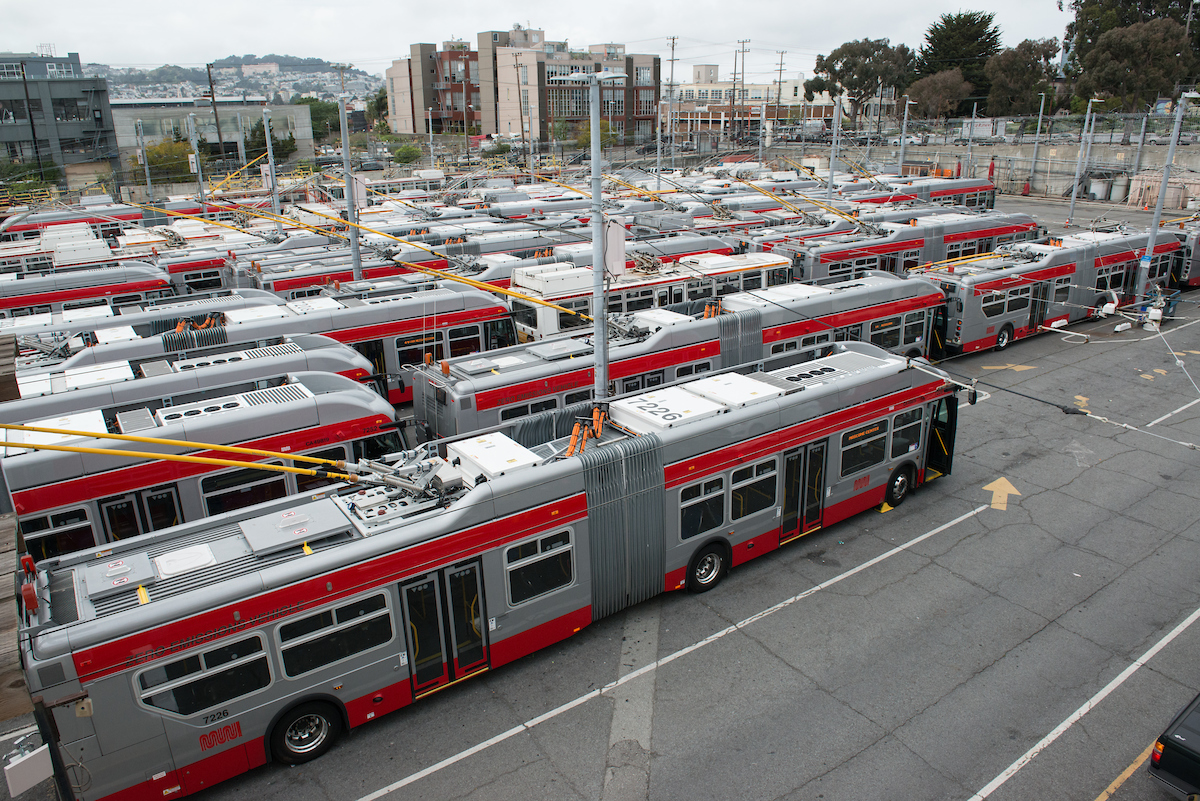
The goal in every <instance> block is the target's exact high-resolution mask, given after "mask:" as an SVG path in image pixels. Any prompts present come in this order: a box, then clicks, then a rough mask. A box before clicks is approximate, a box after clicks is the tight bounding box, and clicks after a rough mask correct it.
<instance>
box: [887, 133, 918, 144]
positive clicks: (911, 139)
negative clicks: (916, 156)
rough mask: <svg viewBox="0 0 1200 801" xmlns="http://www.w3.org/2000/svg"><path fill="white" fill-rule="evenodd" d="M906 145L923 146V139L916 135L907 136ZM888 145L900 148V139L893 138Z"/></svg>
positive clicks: (905, 138)
mask: <svg viewBox="0 0 1200 801" xmlns="http://www.w3.org/2000/svg"><path fill="white" fill-rule="evenodd" d="M904 143H905V144H907V145H919V144H921V137H919V136H917V135H916V134H908V135H907V136H905V137H904ZM888 144H889V145H896V146H899V145H900V137H898V136H893V137H892V138H891V139H889V140H888Z"/></svg>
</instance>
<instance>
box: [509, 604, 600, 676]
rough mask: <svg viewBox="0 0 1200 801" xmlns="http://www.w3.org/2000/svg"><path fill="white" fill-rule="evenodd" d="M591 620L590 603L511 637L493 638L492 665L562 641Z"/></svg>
mask: <svg viewBox="0 0 1200 801" xmlns="http://www.w3.org/2000/svg"><path fill="white" fill-rule="evenodd" d="M591 622H592V607H591V604H589V605H587V606H583V607H580V608H579V609H576V610H574V611H572V612H568V613H567V614H565V615H562V616H561V617H557V618H555V619H554V620H548V621H546V622H545V623H542V624H540V625H537V626H534V627H533V628H530V629H526V630H525V631H522V632H518V633H517V634H514V635H512V636H511V637H505V638H504V639H503V640H498V641H497V640H493V641H492V647H491V655H492V658H491V665H492V667H494V668H497V667H500V666H501V665H507V664H508V663H509V662H512V661H513V660H515V659H520V658H521V657H523V656H527V655H529V654H532V653H533V652H535V651H540V650H541V649H543V648H546V647H548V646H551V645H554V643H556V642H561V641H563V640H565V639H567V638H568V637H570V636H571V635H572V634H574V633H575V632H577V631H579V630H580V629H582V628H584V627H585V626H587V625H588V624H590V623H591Z"/></svg>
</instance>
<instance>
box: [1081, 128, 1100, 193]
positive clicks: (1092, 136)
mask: <svg viewBox="0 0 1200 801" xmlns="http://www.w3.org/2000/svg"><path fill="white" fill-rule="evenodd" d="M1099 116H1100V112H1099V111H1097V112H1096V113H1094V114H1092V125H1091V127H1090V128H1088V143H1087V150H1085V151H1084V152H1083V173H1082V175H1080V180H1082V179H1083V178H1085V177H1087V171H1088V167H1089V166H1090V165H1091V163H1092V142H1094V141H1096V119H1097V118H1098V117H1099Z"/></svg>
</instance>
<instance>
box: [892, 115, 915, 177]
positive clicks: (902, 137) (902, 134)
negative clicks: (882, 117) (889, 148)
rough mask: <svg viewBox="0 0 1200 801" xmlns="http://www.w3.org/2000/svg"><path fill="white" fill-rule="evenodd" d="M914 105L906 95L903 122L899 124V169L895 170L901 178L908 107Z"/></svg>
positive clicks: (906, 133)
mask: <svg viewBox="0 0 1200 801" xmlns="http://www.w3.org/2000/svg"><path fill="white" fill-rule="evenodd" d="M915 105H916V101H915V100H909V99H908V95H905V96H904V122H902V123H901V124H900V168H899V169H898V170H896V172H898V173H899V174H900V175H901V176H903V175H904V148H905V146H906V145H907V144H908V107H909V106H915Z"/></svg>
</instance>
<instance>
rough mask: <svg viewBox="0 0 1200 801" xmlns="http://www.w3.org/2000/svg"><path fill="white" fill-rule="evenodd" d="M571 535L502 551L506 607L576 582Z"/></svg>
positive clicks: (555, 536) (536, 541)
mask: <svg viewBox="0 0 1200 801" xmlns="http://www.w3.org/2000/svg"><path fill="white" fill-rule="evenodd" d="M573 557H574V547H573V545H572V543H571V532H570V531H569V530H568V531H559V532H557V533H555V534H550V535H549V536H546V537H542V538H540V539H536V540H531V541H529V542H525V543H521V544H520V545H514V546H513V547H511V548H509V549H508V550H507V551H505V554H504V570H505V573H506V574H507V576H506V577H507V581H506V583H507V584H508V605H509V606H517V605H518V604H523V603H525V602H526V601H530V600H532V599H534V598H539V597H541V596H543V595H545V594H547V593H549V592H553V591H554V590H557V589H559V588H561V587H566V586H568V585H570V584H571V583H572V582H573V581H574V580H575V569H574V558H573Z"/></svg>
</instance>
